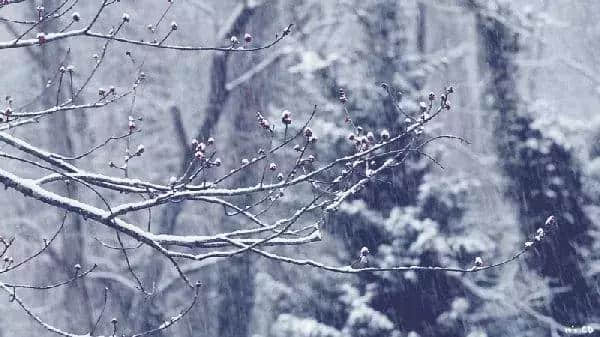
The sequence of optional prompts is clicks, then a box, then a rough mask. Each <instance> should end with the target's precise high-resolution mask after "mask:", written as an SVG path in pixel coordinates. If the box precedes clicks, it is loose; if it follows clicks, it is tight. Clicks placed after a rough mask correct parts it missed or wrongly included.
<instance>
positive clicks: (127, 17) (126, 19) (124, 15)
mask: <svg viewBox="0 0 600 337" xmlns="http://www.w3.org/2000/svg"><path fill="white" fill-rule="evenodd" d="M121 19H122V20H123V22H129V20H130V17H129V14H127V13H123V16H122V17H121Z"/></svg>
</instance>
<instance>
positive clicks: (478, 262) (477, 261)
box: [475, 256, 483, 267]
mask: <svg viewBox="0 0 600 337" xmlns="http://www.w3.org/2000/svg"><path fill="white" fill-rule="evenodd" d="M475 266H476V267H481V266H483V259H482V258H481V256H478V257H476V258H475Z"/></svg>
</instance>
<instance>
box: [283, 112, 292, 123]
mask: <svg viewBox="0 0 600 337" xmlns="http://www.w3.org/2000/svg"><path fill="white" fill-rule="evenodd" d="M281 122H282V123H283V124H285V125H290V124H292V113H291V112H290V111H289V110H283V112H282V113H281Z"/></svg>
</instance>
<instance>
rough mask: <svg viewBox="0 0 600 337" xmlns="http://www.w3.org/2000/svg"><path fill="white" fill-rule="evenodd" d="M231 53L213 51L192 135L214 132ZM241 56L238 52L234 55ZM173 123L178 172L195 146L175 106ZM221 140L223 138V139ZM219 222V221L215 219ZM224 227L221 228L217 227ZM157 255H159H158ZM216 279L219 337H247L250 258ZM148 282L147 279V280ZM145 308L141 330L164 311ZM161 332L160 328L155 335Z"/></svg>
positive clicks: (234, 18) (236, 21) (238, 20)
mask: <svg viewBox="0 0 600 337" xmlns="http://www.w3.org/2000/svg"><path fill="white" fill-rule="evenodd" d="M259 7H260V5H259V6H258V7H257V6H250V5H241V4H240V5H237V6H236V7H235V8H234V9H233V10H232V11H231V15H230V16H229V18H228V20H227V21H226V23H225V25H224V27H222V28H221V29H220V31H219V34H218V35H217V37H216V39H215V40H216V41H218V43H217V44H221V42H222V41H226V40H227V39H228V38H229V37H230V36H231V35H236V36H238V37H240V36H243V34H244V33H245V27H246V26H247V25H248V22H249V21H250V19H251V18H252V17H253V15H254V13H255V12H256V10H257V8H259ZM231 55H232V54H231V53H221V52H215V53H213V54H212V62H211V67H210V71H209V94H208V103H207V105H206V108H205V111H204V113H203V116H204V121H203V123H202V124H201V126H200V128H199V130H198V131H197V133H196V134H195V138H196V139H198V140H200V141H205V140H206V139H207V138H208V137H210V136H215V134H214V133H215V128H216V127H217V124H218V123H219V121H220V119H221V116H222V115H223V113H224V110H225V107H226V106H227V104H228V101H229V97H230V92H229V91H228V90H227V89H226V84H227V81H228V79H229V78H228V74H229V64H228V63H229V62H228V61H229V59H230V57H231ZM237 56H238V57H240V56H241V55H237ZM171 113H172V116H173V117H174V121H175V123H176V130H177V132H178V137H179V139H180V143H181V144H180V145H181V146H182V147H183V158H182V159H181V167H180V174H182V173H183V172H184V171H185V170H186V168H187V167H188V165H189V161H190V159H191V158H192V156H193V153H194V149H192V148H191V147H190V145H189V144H190V142H191V138H190V139H187V138H188V137H187V134H186V133H185V130H184V129H183V127H182V125H183V122H182V117H181V116H180V112H179V109H178V108H176V107H174V108H173V109H172V111H171ZM222 141H225V139H223V140H222ZM184 207H185V204H184V203H173V204H170V205H169V206H168V207H165V208H164V209H163V211H162V212H161V214H160V215H159V229H158V232H159V233H173V232H174V231H175V228H176V223H177V218H178V216H179V214H180V213H181V212H182V211H183V209H184ZM216 223H219V221H216ZM219 230H221V231H225V230H226V229H224V228H219ZM158 259H160V258H158ZM158 259H157V258H152V257H149V258H148V261H149V263H148V264H147V265H146V266H145V268H144V270H145V274H147V275H150V279H149V280H148V281H149V282H150V283H151V282H155V281H158V280H159V279H160V277H161V275H162V274H163V272H164V268H165V266H164V261H162V259H160V261H157V260H158ZM217 270H218V276H217V280H218V282H219V292H218V294H219V302H218V308H217V309H216V310H215V312H216V313H217V315H218V317H217V319H216V322H214V324H215V325H216V329H217V331H218V336H222V337H238V336H239V337H246V336H248V334H249V326H250V322H251V317H250V315H251V310H252V303H253V301H254V296H253V293H254V282H253V274H252V273H251V272H250V260H249V257H248V256H242V257H237V258H233V259H230V260H228V261H227V262H226V263H222V264H219V266H218V267H217ZM147 283H148V282H147ZM145 307H146V309H145V311H144V313H145V314H144V315H142V316H143V317H144V322H143V326H142V329H141V330H148V329H151V328H154V327H155V326H156V325H157V324H159V323H160V322H161V321H162V320H163V319H164V317H163V316H164V314H165V313H164V312H163V311H162V310H160V308H158V306H157V305H146V306H145ZM162 335H164V334H163V333H162V331H161V332H159V333H158V334H157V336H162Z"/></svg>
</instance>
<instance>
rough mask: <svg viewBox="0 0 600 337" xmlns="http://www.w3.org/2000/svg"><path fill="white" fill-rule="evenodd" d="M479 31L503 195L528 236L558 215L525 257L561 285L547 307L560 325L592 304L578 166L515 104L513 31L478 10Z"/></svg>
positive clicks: (581, 318) (578, 320)
mask: <svg viewBox="0 0 600 337" xmlns="http://www.w3.org/2000/svg"><path fill="white" fill-rule="evenodd" d="M503 14H504V13H499V15H503ZM477 32H478V34H479V44H480V46H479V48H480V52H481V60H482V63H481V65H482V68H481V72H482V76H484V77H487V78H489V80H488V81H487V84H486V87H485V89H484V92H483V95H484V99H483V101H488V102H491V104H490V105H489V106H487V108H488V111H491V112H492V113H494V114H495V117H496V119H495V128H494V137H495V139H496V140H497V151H498V156H499V158H500V162H501V166H502V168H503V170H504V172H505V174H506V175H507V176H508V178H509V187H508V195H509V196H510V197H511V198H512V199H513V200H515V201H516V202H517V203H518V205H519V221H520V223H521V228H520V229H521V232H522V233H523V235H526V236H528V237H529V238H531V236H532V233H534V232H535V230H536V229H537V228H538V227H541V226H542V225H543V224H544V221H545V219H546V218H547V217H548V216H549V215H552V214H553V215H555V216H556V217H557V219H558V229H557V230H556V233H554V234H552V235H551V236H550V237H547V238H546V239H545V240H544V243H543V244H542V245H540V246H539V248H538V249H536V250H535V252H534V254H532V256H531V257H530V258H528V260H527V261H528V264H529V266H530V267H531V268H533V269H535V270H537V271H538V272H539V273H540V274H541V275H543V276H546V277H549V278H552V279H554V280H555V281H551V285H552V286H555V287H565V289H567V290H566V291H561V292H558V293H556V294H554V295H553V296H552V299H551V303H550V312H549V314H550V315H552V316H553V317H554V318H555V319H556V320H558V321H559V322H561V323H563V324H565V325H571V324H585V323H586V318H587V319H589V317H586V315H589V313H590V312H594V308H595V307H596V308H597V290H595V289H592V288H591V287H590V285H589V284H587V282H586V280H585V278H584V275H583V273H582V270H581V266H582V262H583V260H582V259H581V257H580V255H579V252H578V249H579V248H580V247H586V246H588V245H589V243H590V237H589V234H588V230H589V229H590V228H591V222H590V220H589V218H588V217H587V216H586V214H585V213H584V211H583V209H582V207H581V205H582V202H583V199H584V196H583V192H582V189H581V182H580V175H581V173H580V170H579V168H578V166H577V164H576V163H575V162H574V160H573V158H572V155H571V153H569V151H568V150H566V149H565V148H564V147H563V146H562V145H560V144H558V143H557V142H555V141H553V140H552V139H550V138H548V137H545V136H544V135H543V133H542V132H540V130H537V129H534V128H533V127H532V125H531V124H532V122H533V120H532V118H530V117H528V116H526V115H525V114H524V113H523V111H521V109H522V108H523V105H522V104H521V102H520V100H519V93H518V89H517V83H518V82H517V71H518V69H517V66H516V64H515V61H514V59H515V56H516V54H517V52H518V45H517V43H518V36H517V35H516V34H515V33H513V32H511V30H510V29H509V28H508V27H506V26H505V25H504V24H502V23H501V22H499V21H497V20H496V19H492V18H489V17H484V16H482V15H479V14H478V15H477ZM489 98H491V100H490V99H489Z"/></svg>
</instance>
